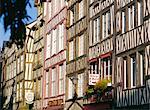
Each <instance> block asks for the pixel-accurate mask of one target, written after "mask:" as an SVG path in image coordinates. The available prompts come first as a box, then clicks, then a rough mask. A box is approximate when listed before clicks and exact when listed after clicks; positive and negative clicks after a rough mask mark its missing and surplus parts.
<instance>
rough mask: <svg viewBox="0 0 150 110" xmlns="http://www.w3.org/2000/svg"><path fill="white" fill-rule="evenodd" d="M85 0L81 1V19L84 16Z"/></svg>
mask: <svg viewBox="0 0 150 110" xmlns="http://www.w3.org/2000/svg"><path fill="white" fill-rule="evenodd" d="M83 2H84V1H83V0H81V1H80V2H79V19H81V18H82V17H83V16H84V3H83Z"/></svg>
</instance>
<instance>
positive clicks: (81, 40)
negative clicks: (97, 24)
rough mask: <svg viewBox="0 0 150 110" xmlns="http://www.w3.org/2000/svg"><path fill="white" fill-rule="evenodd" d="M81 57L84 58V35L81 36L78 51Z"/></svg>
mask: <svg viewBox="0 0 150 110" xmlns="http://www.w3.org/2000/svg"><path fill="white" fill-rule="evenodd" d="M78 51H79V53H78V55H79V56H82V55H83V54H84V35H81V36H79V49H78Z"/></svg>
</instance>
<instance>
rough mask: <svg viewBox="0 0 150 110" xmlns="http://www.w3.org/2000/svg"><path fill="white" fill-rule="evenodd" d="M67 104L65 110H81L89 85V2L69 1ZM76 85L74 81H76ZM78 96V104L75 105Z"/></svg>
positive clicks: (82, 0)
mask: <svg viewBox="0 0 150 110" xmlns="http://www.w3.org/2000/svg"><path fill="white" fill-rule="evenodd" d="M67 2H68V3H67V4H68V10H67V27H66V28H67V56H66V58H67V59H66V60H67V63H66V72H67V73H66V104H65V109H70V110H75V109H76V110H81V109H82V108H83V94H84V91H85V88H86V85H87V78H88V77H87V51H88V50H87V46H88V34H87V26H88V24H87V11H88V8H87V2H88V1H87V0H68V1H67ZM76 79H77V82H76V84H75V83H74V82H73V80H76ZM76 95H77V103H73V100H74V97H76Z"/></svg>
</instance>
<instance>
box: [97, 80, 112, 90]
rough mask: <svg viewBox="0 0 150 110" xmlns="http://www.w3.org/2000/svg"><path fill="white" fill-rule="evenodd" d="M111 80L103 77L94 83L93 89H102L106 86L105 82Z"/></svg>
mask: <svg viewBox="0 0 150 110" xmlns="http://www.w3.org/2000/svg"><path fill="white" fill-rule="evenodd" d="M109 82H111V80H107V79H103V80H99V81H98V82H97V83H96V85H95V86H94V88H95V90H101V91H104V90H105V89H106V88H107V84H108V83H109Z"/></svg>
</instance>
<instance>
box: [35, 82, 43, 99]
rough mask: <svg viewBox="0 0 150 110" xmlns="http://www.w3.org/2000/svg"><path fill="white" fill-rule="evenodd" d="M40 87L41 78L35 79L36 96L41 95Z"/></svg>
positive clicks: (39, 96)
mask: <svg viewBox="0 0 150 110" xmlns="http://www.w3.org/2000/svg"><path fill="white" fill-rule="evenodd" d="M41 90H42V89H41V80H40V79H38V80H37V94H36V95H37V98H41V97H42V95H41V92H42V91H41Z"/></svg>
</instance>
